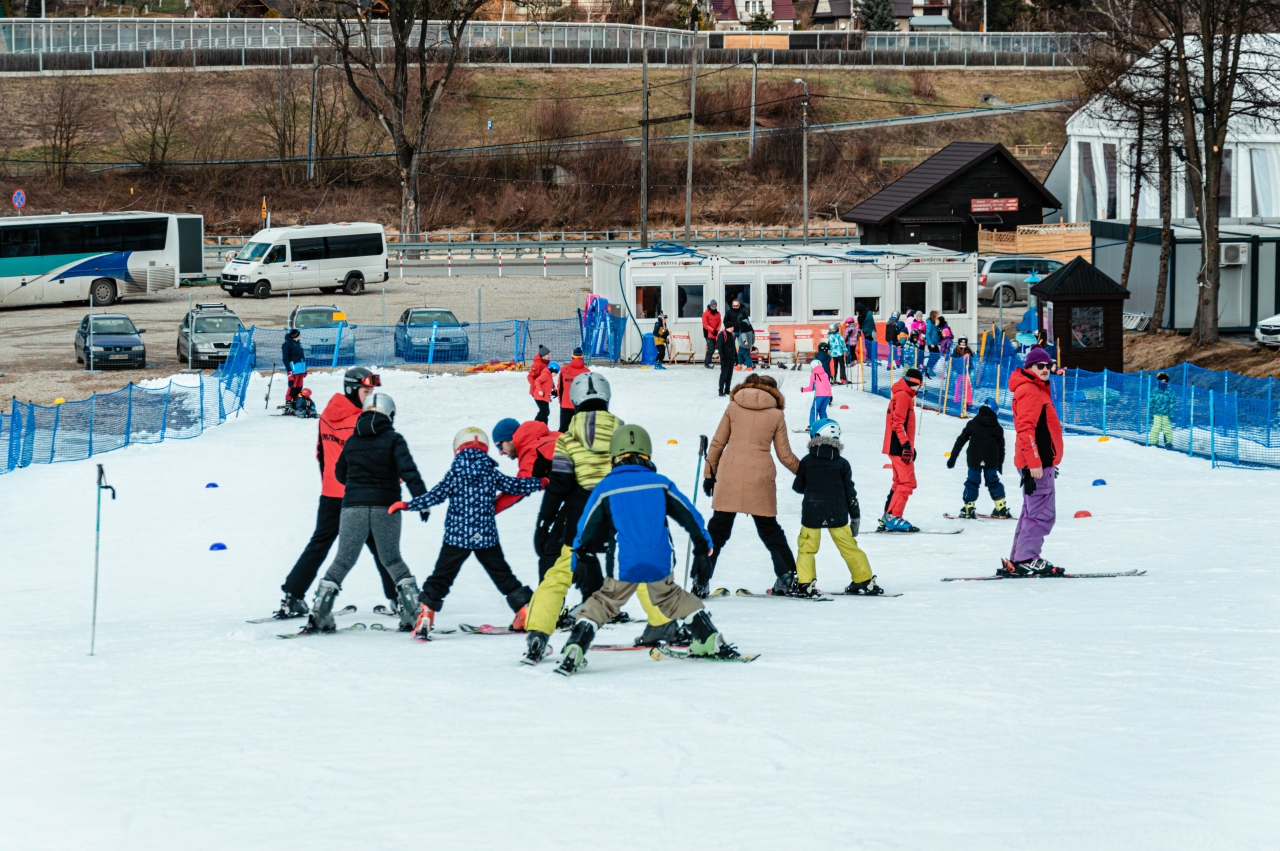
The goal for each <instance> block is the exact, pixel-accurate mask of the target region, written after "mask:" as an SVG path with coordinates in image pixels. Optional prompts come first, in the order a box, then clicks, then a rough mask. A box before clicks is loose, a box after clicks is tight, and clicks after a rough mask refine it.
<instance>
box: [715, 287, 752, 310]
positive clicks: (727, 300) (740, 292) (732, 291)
mask: <svg viewBox="0 0 1280 851" xmlns="http://www.w3.org/2000/svg"><path fill="white" fill-rule="evenodd" d="M735 298H736V299H737V300H738V301H739V302H741V303H742V307H743V309H744V310H746V311H747V315H748V316H750V315H751V284H750V283H748V282H743V283H737V282H736V281H725V282H724V304H722V305H720V312H721V313H724V312H726V311H729V310H732V309H733V300H734V299H735Z"/></svg>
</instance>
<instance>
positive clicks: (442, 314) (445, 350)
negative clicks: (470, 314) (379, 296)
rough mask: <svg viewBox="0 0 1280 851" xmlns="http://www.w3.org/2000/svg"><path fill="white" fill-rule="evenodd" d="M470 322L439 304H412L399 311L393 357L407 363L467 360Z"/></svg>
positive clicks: (469, 343)
mask: <svg viewBox="0 0 1280 851" xmlns="http://www.w3.org/2000/svg"><path fill="white" fill-rule="evenodd" d="M470 324H471V323H470V322H459V321H458V318H457V317H456V316H454V315H453V311H451V310H445V309H443V308H439V307H415V308H410V309H409V310H406V311H405V312H404V313H402V314H400V321H399V322H398V323H396V340H395V349H396V357H398V358H400V359H402V360H406V361H409V362H410V363H426V362H427V359H428V358H430V359H431V361H432V363H470V362H471V340H470V339H469V338H468V336H467V332H466V331H465V330H463V329H465V328H467V327H468V326H469V325H470ZM432 326H435V352H434V355H433V353H432V351H431V329H432Z"/></svg>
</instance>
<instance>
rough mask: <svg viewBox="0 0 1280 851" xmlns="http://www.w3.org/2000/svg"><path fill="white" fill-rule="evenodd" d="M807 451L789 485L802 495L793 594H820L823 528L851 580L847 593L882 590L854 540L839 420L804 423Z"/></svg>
mask: <svg viewBox="0 0 1280 851" xmlns="http://www.w3.org/2000/svg"><path fill="white" fill-rule="evenodd" d="M809 434H810V436H811V439H810V440H809V454H808V455H806V456H805V457H804V458H801V459H800V469H799V470H798V471H797V472H796V480H795V483H794V484H792V486H791V489H792V490H793V491H795V492H796V493H799V494H804V503H803V504H802V505H801V508H800V541H799V543H798V546H797V549H798V551H799V552H798V553H797V555H796V580H797V581H796V591H795V594H796V596H797V597H820V596H822V592H821V591H819V590H818V588H817V578H818V569H817V565H816V563H815V558H814V557H815V556H816V555H817V554H818V547H819V545H820V544H821V543H822V530H823V529H826V530H827V533H828V534H830V535H831V540H833V541H835V544H836V549H838V550H839V551H840V556H841V557H842V558H843V559H844V563H845V564H846V565H847V566H848V568H849V573H850V574H851V576H852V578H853V581H852V582H851V583H849V586H848V587H847V588H845V589H844V593H846V594H866V595H876V594H883V593H884V589H883V588H881V587H880V586H879V585H877V584H876V578H875V577H874V576H872V575H871V562H870V561H869V560H868V559H867V554H866V553H864V552H863V551H862V549H861V548H860V547H859V546H858V542H857V540H856V538H857V535H858V526H859V525H860V522H861V519H862V511H861V509H860V508H859V507H858V492H857V490H855V489H854V487H853V470H852V469H850V467H849V462H848V461H846V460H845V459H844V458H843V457H842V456H841V455H840V453H841V451H843V449H844V446H843V445H842V444H841V443H840V424H839V423H838V422H836V421H835V420H831V419H825V418H824V419H821V420H817V421H815V422H814V424H813V425H812V426H810V427H809Z"/></svg>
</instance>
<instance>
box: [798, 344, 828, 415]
mask: <svg viewBox="0 0 1280 851" xmlns="http://www.w3.org/2000/svg"><path fill="white" fill-rule="evenodd" d="M823 345H824V346H825V345H826V343H823ZM809 391H813V405H811V406H810V407H809V425H810V426H812V425H813V424H814V423H815V422H817V421H818V420H823V419H826V417H827V406H828V405H830V404H831V380H830V379H829V378H828V377H827V370H826V369H825V368H824V367H823V364H822V361H821V360H820V359H818V358H814V359H813V366H812V368H811V369H810V370H809V383H808V385H806V386H804V387H801V388H800V392H801V393H808V392H809Z"/></svg>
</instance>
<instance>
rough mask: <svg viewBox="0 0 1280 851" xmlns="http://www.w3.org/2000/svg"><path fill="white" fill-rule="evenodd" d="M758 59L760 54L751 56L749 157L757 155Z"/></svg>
mask: <svg viewBox="0 0 1280 851" xmlns="http://www.w3.org/2000/svg"><path fill="white" fill-rule="evenodd" d="M758 57H759V54H758V53H753V54H751V141H750V142H749V143H748V146H747V156H748V157H754V156H755V155H756V74H757V72H758V71H759V70H760V64H759V62H758V61H757V58H758Z"/></svg>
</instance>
